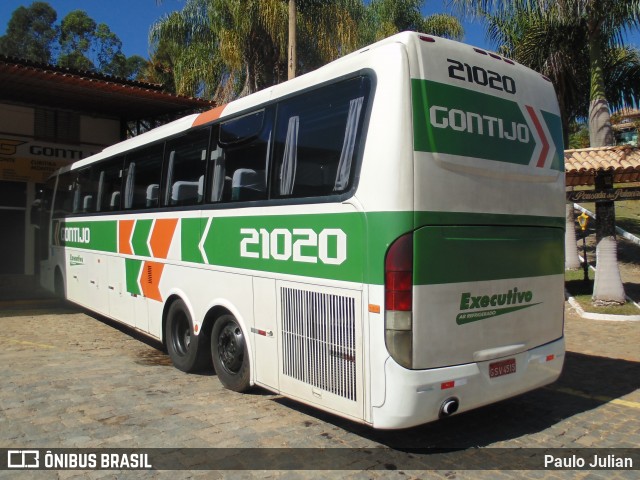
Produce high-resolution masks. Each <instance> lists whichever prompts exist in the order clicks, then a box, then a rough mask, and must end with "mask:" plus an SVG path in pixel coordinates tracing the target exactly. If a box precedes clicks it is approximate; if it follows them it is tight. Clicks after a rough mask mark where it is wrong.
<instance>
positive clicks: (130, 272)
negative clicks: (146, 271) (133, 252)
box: [124, 258, 142, 295]
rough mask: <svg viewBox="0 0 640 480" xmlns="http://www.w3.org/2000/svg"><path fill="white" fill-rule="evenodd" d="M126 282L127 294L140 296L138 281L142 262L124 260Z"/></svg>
mask: <svg viewBox="0 0 640 480" xmlns="http://www.w3.org/2000/svg"><path fill="white" fill-rule="evenodd" d="M124 265H125V272H126V280H127V292H129V293H133V294H134V295H142V292H141V291H140V285H139V284H138V279H139V278H140V270H141V269H142V260H132V259H130V258H126V259H125V261H124Z"/></svg>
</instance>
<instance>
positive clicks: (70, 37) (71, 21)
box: [58, 10, 97, 70]
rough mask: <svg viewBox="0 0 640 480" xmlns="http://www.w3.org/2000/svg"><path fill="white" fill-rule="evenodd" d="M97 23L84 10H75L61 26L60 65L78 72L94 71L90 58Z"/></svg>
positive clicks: (65, 18) (64, 19)
mask: <svg viewBox="0 0 640 480" xmlns="http://www.w3.org/2000/svg"><path fill="white" fill-rule="evenodd" d="M96 27H97V25H96V22H95V20H93V19H92V18H91V17H89V15H87V13H86V12H85V11H83V10H74V11H72V12H69V14H68V15H67V16H66V17H64V18H63V19H62V23H61V25H60V56H59V57H58V65H60V66H62V67H68V68H74V69H77V70H94V69H95V66H94V64H93V62H92V61H91V59H90V58H89V57H88V54H89V53H90V49H91V45H92V43H93V39H94V34H95V30H96Z"/></svg>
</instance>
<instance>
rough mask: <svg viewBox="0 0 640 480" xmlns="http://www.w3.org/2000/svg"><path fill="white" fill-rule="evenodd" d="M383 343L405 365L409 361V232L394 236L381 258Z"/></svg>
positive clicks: (411, 320) (410, 289) (410, 346)
mask: <svg viewBox="0 0 640 480" xmlns="http://www.w3.org/2000/svg"><path fill="white" fill-rule="evenodd" d="M384 296H385V312H384V328H385V344H386V346H387V350H388V351H389V354H390V355H391V357H392V358H393V359H394V360H395V361H396V362H398V364H399V365H402V366H403V367H405V368H411V367H412V365H413V318H412V312H411V311H412V306H413V233H407V234H406V235H403V236H402V237H400V238H398V239H397V240H396V241H395V242H393V244H392V245H391V246H390V247H389V250H387V258H386V259H385V261H384Z"/></svg>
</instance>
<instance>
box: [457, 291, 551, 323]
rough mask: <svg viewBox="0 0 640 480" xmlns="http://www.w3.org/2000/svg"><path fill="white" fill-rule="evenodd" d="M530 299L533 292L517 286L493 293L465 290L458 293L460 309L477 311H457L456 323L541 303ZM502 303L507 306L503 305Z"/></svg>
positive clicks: (502, 313) (514, 310)
mask: <svg viewBox="0 0 640 480" xmlns="http://www.w3.org/2000/svg"><path fill="white" fill-rule="evenodd" d="M532 301H533V292H532V291H530V290H526V291H518V287H514V288H512V289H510V290H509V291H507V292H503V293H494V294H492V295H473V294H472V293H471V292H465V293H463V294H462V295H460V310H479V311H472V312H461V313H459V314H458V316H457V317H456V323H457V324H458V325H463V324H465V323H471V322H476V321H478V320H483V319H485V318H491V317H497V316H499V315H504V314H507V313H512V312H516V311H518V310H522V309H524V308H529V307H533V306H535V305H539V304H540V303H541V302H538V303H531V302H532ZM504 305H509V306H507V307H505V306H504ZM489 307H494V308H489ZM480 309H487V310H480Z"/></svg>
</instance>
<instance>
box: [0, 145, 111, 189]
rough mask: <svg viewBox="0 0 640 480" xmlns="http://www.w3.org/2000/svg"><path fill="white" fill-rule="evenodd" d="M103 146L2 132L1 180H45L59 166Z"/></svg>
mask: <svg viewBox="0 0 640 480" xmlns="http://www.w3.org/2000/svg"><path fill="white" fill-rule="evenodd" d="M97 150H100V148H99V147H95V146H87V145H62V144H55V143H47V142H39V141H36V140H33V139H31V138H28V137H17V136H15V137H13V136H4V135H3V136H0V180H6V181H14V182H38V183H43V182H45V181H46V180H47V178H49V176H51V174H53V172H55V171H56V170H57V169H58V168H60V167H63V166H65V165H68V164H70V163H71V162H74V161H76V160H80V159H82V158H86V157H88V156H90V155H93V154H94V153H96V151H97Z"/></svg>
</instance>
